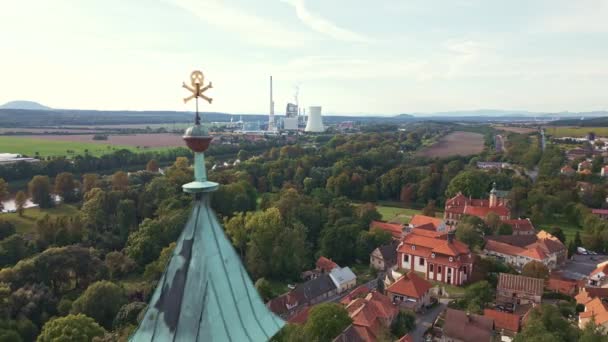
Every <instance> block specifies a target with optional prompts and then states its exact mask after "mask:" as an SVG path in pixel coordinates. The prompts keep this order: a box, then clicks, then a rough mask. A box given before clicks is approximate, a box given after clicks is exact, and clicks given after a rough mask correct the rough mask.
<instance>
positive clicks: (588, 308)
mask: <svg viewBox="0 0 608 342" xmlns="http://www.w3.org/2000/svg"><path fill="white" fill-rule="evenodd" d="M584 305H585V311H583V312H581V313H579V314H578V326H579V328H581V329H584V328H585V325H587V323H588V322H589V321H591V320H593V321H594V322H595V324H597V325H598V326H602V327H604V328H605V329H606V328H608V304H606V302H604V301H603V300H602V299H600V298H593V299H592V300H590V301H589V302H587V303H586V304H584Z"/></svg>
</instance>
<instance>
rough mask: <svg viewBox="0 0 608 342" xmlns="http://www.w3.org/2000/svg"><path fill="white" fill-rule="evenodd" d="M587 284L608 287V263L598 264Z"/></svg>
mask: <svg viewBox="0 0 608 342" xmlns="http://www.w3.org/2000/svg"><path fill="white" fill-rule="evenodd" d="M587 282H588V284H589V286H596V287H608V261H605V262H603V263H600V264H598V265H597V268H596V269H594V270H593V271H591V273H590V274H589V279H588V280H587Z"/></svg>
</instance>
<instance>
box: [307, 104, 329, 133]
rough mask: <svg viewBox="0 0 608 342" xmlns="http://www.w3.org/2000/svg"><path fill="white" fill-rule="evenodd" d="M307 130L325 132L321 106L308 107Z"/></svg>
mask: <svg viewBox="0 0 608 342" xmlns="http://www.w3.org/2000/svg"><path fill="white" fill-rule="evenodd" d="M304 131H305V132H324V131H325V127H323V119H322V118H321V106H315V107H309V108H308V121H307V122H306V128H305V129H304Z"/></svg>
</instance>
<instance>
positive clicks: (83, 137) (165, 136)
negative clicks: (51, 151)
mask: <svg viewBox="0 0 608 342" xmlns="http://www.w3.org/2000/svg"><path fill="white" fill-rule="evenodd" d="M27 137H28V138H31V139H42V140H53V141H67V142H79V143H80V142H90V143H94V144H109V145H125V146H140V147H176V146H184V140H183V139H182V137H181V136H180V135H177V134H171V133H153V134H129V135H122V134H121V135H108V140H93V135H92V134H79V135H55V134H49V135H31V136H27Z"/></svg>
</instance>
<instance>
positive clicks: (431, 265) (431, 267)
mask: <svg viewBox="0 0 608 342" xmlns="http://www.w3.org/2000/svg"><path fill="white" fill-rule="evenodd" d="M433 266H435V265H433V264H430V265H429V271H431V272H433Z"/></svg>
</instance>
